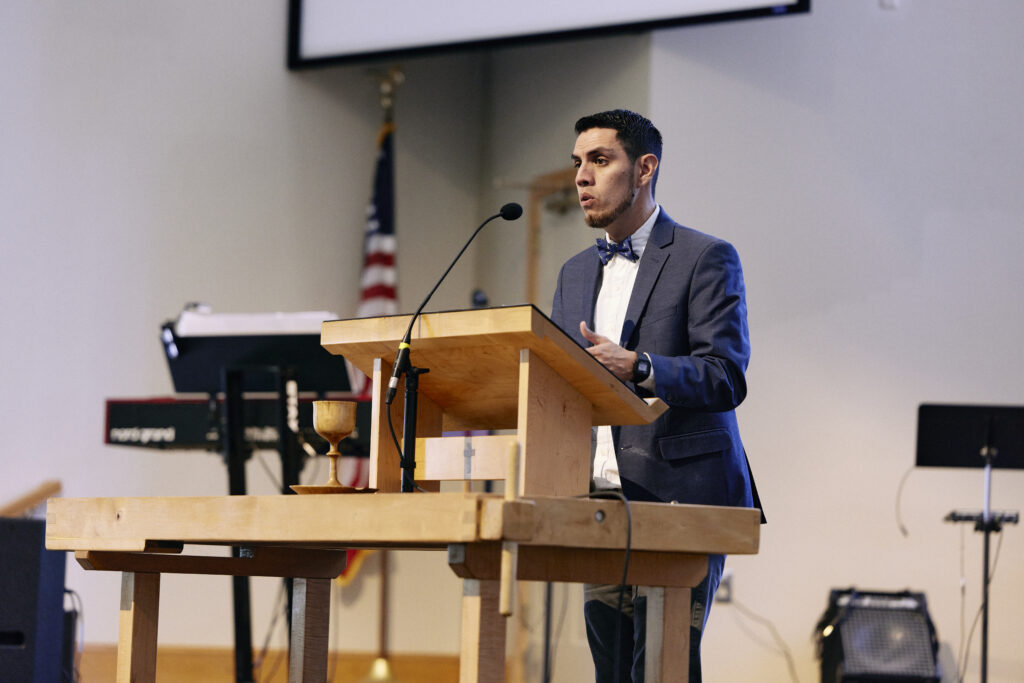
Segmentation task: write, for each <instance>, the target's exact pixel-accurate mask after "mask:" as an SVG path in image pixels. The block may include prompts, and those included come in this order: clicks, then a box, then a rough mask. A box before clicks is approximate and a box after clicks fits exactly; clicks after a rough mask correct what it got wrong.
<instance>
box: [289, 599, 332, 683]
mask: <svg viewBox="0 0 1024 683" xmlns="http://www.w3.org/2000/svg"><path fill="white" fill-rule="evenodd" d="M330 627H331V580H330V579H295V581H294V582H293V584H292V640H291V654H290V661H289V663H288V683H323V681H326V680H327V641H328V637H329V633H330Z"/></svg>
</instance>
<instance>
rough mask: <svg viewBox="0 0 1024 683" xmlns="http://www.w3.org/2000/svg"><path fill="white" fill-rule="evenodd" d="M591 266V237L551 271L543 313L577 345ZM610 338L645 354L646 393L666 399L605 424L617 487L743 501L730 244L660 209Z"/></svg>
mask: <svg viewBox="0 0 1024 683" xmlns="http://www.w3.org/2000/svg"><path fill="white" fill-rule="evenodd" d="M601 273H602V266H601V259H600V257H599V256H598V253H597V247H596V246H593V247H590V248H589V249H586V250H584V251H582V252H580V253H579V254H577V255H576V256H574V257H572V258H571V259H569V260H568V261H567V262H566V263H565V265H563V266H562V270H561V272H560V273H559V276H558V286H557V289H556V290H555V298H554V305H553V307H552V313H551V318H552V320H553V321H554V322H555V323H556V324H557V325H558V326H559V327H561V328H562V329H563V330H565V331H566V333H567V334H569V336H571V337H572V338H573V339H575V340H576V342H577V343H579V344H580V345H581V346H583V347H587V346H589V345H590V344H589V342H587V341H586V340H585V339H584V338H583V336H582V335H581V334H580V331H579V323H580V321H581V320H585V321H587V325H588V326H590V327H591V329H593V326H594V306H595V304H596V302H597V293H598V289H599V288H600V284H601ZM618 342H619V344H620V345H621V346H623V347H625V348H627V349H631V350H634V351H637V352H639V353H647V354H648V355H649V356H650V357H651V364H652V368H653V373H654V380H655V387H656V390H655V393H656V395H657V396H658V398H660V399H662V400H663V401H665V402H666V403H667V404H668V405H669V409H668V410H667V411H665V413H663V414H662V415H661V417H659V418H658V419H657V420H655V421H654V422H653V423H651V424H649V425H640V426H624V427H613V428H612V434H613V438H614V441H615V444H616V457H617V459H618V465H619V475H620V477H621V479H622V489H623V493H624V494H625V495H626V496H627V497H628V498H630V499H631V500H649V501H661V502H670V501H676V502H679V503H696V504H701V505H732V506H739V507H752V506H753V505H754V499H753V494H752V490H751V478H750V472H749V468H748V465H747V460H746V456H745V453H744V450H743V443H742V441H741V440H740V432H739V427H738V425H737V422H736V414H735V412H734V409H735V408H736V406H738V405H739V404H740V403H741V402H742V401H743V399H744V397H745V396H746V393H747V384H746V380H745V378H744V372H745V371H746V369H747V363H748V361H749V358H750V341H749V333H748V329H747V304H746V298H745V293H744V285H743V270H742V268H741V267H740V260H739V255H738V254H737V253H736V250H735V249H734V248H733V247H732V245H731V244H729V243H728V242H725V241H723V240H720V239H717V238H715V237H712V236H710V235H706V234H704V233H701V232H698V231H696V230H691V229H690V228H686V227H683V226H682V225H679V224H678V223H676V222H675V221H673V220H672V219H671V218H669V216H668V215H667V214H666V213H665V211H664V210H662V211H661V214H660V215H659V216H658V220H657V221H656V223H655V224H654V228H653V230H652V231H651V236H650V239H649V240H648V242H647V246H646V247H645V249H644V253H643V257H642V258H641V259H640V265H639V270H638V272H637V276H636V282H635V284H634V285H633V293H632V296H631V297H630V300H629V305H628V308H627V309H626V320H625V324H624V325H623V327H622V336H621V338H620V339H619V340H618ZM635 389H636V391H637V393H638V394H640V395H641V396H650V395H651V394H650V393H649V392H647V391H645V390H644V389H642V388H635ZM758 505H759V504H758Z"/></svg>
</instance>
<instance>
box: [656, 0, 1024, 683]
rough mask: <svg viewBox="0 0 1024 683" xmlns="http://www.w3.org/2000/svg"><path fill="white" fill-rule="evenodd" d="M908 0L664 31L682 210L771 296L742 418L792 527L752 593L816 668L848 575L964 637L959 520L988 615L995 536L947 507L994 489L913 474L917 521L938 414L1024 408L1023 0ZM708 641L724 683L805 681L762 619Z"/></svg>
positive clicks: (1018, 534)
mask: <svg viewBox="0 0 1024 683" xmlns="http://www.w3.org/2000/svg"><path fill="white" fill-rule="evenodd" d="M898 4H899V5H900V7H899V9H897V10H894V11H893V10H883V9H881V8H880V3H877V2H828V1H825V0H822V1H820V2H816V3H815V4H814V8H813V13H812V14H810V15H809V16H801V17H794V18H789V19H785V20H777V21H776V20H773V21H756V22H747V23H735V24H723V25H719V26H712V27H702V28H700V29H696V30H688V29H680V30H674V31H666V32H664V33H658V34H656V35H655V37H654V43H653V53H652V76H651V79H652V107H651V113H652V116H653V118H654V120H655V121H657V122H658V123H659V125H660V126H661V130H662V132H663V133H664V134H665V136H666V139H667V144H666V148H667V150H668V151H667V153H666V158H665V165H664V167H663V172H662V177H661V181H660V182H661V190H662V193H663V194H662V201H663V202H665V203H666V205H667V206H668V208H669V211H670V212H671V213H672V214H673V216H675V217H676V218H677V219H679V220H681V221H684V222H688V223H689V224H691V225H693V226H695V227H698V228H701V229H705V230H708V231H711V232H715V233H717V234H719V235H722V236H723V237H726V238H728V239H730V240H732V241H733V242H734V243H735V244H736V245H737V247H738V248H739V251H740V255H741V257H742V258H743V261H744V268H745V274H746V279H747V286H748V291H749V304H750V324H751V331H752V332H751V334H752V345H753V349H754V353H753V358H752V361H751V367H750V371H749V374H748V381H749V384H750V394H749V398H748V399H747V401H746V402H745V403H744V405H743V406H742V407H741V409H740V420H741V428H742V430H743V434H744V442H745V444H746V447H747V451H748V453H749V454H750V458H751V461H752V462H753V466H754V469H755V472H756V474H757V479H758V484H759V485H760V488H761V493H762V498H763V500H764V503H765V506H766V508H767V514H768V517H769V524H768V525H767V526H766V527H764V532H763V536H762V550H761V553H760V555H758V556H757V557H750V558H740V557H736V558H731V559H730V562H729V564H730V565H731V566H732V567H733V568H734V569H735V572H736V576H735V589H736V595H737V596H738V598H739V599H740V600H741V601H742V602H743V603H745V604H746V605H747V606H749V607H750V608H752V609H754V610H756V611H757V612H758V613H760V614H762V615H764V616H766V617H769V618H771V619H772V620H773V621H774V622H775V624H776V626H777V627H778V629H779V632H780V633H781V635H782V637H783V638H784V639H785V640H786V641H787V642H788V643H789V646H790V647H791V648H792V650H793V654H794V657H795V659H796V663H797V666H798V670H799V673H800V679H801V680H803V681H808V680H815V679H816V673H815V661H814V653H813V647H812V642H811V639H810V635H811V631H812V628H813V626H814V624H815V622H816V621H817V618H818V616H819V615H820V614H821V612H822V611H823V609H824V608H825V603H826V600H827V597H828V591H829V589H830V588H832V587H837V588H842V587H849V586H858V587H861V588H865V589H882V590H900V589H903V588H911V589H914V590H923V591H925V592H926V593H927V596H928V599H929V601H930V603H931V611H932V615H933V617H934V619H935V621H936V625H937V628H938V631H939V635H940V638H941V639H942V640H943V641H944V642H945V643H948V644H949V645H950V646H951V648H952V650H953V651H954V652H955V651H956V650H957V648H958V646H959V639H960V567H961V548H960V543H961V533H962V532H963V533H965V534H966V538H965V541H964V549H963V551H962V556H963V561H964V562H965V565H966V569H965V577H966V582H967V583H966V587H967V591H966V596H967V598H966V613H967V615H968V624H967V627H968V628H969V627H970V623H969V621H970V619H971V617H973V615H974V614H975V611H976V610H977V608H978V605H979V594H980V589H981V576H980V575H981V568H982V554H981V535H979V534H974V533H971V531H970V530H969V529H961V528H956V527H954V526H953V525H950V524H946V523H943V521H942V518H943V516H944V515H945V514H946V513H947V512H948V511H950V510H953V509H954V508H961V509H962V508H974V509H980V507H981V504H982V491H983V488H982V478H981V474H980V470H973V471H971V470H964V471H948V470H923V469H922V470H915V471H913V473H912V474H911V475H910V477H909V478H908V480H907V483H906V487H905V489H904V491H903V498H902V502H901V506H900V510H901V513H902V516H903V520H904V523H905V525H906V528H907V530H908V532H909V535H907V536H906V537H904V536H903V535H902V534H901V533H900V531H899V529H898V526H897V521H896V510H895V506H896V503H897V498H896V494H897V487H898V484H899V481H900V479H901V477H902V476H903V475H904V473H905V472H906V471H907V469H908V468H909V467H910V466H911V465H912V464H913V463H914V454H915V434H916V431H915V430H916V410H917V405H918V404H919V403H921V402H925V401H941V402H954V403H956V402H977V403H996V404H1000V403H1007V404H1017V405H1020V404H1021V403H1022V396H1024V394H1022V389H1024V383H1022V382H1024V361H1022V360H1021V355H1020V353H1019V346H1020V343H1021V341H1022V340H1024V317H1022V315H1021V311H1022V307H1021V292H1024V273H1022V270H1021V267H1020V264H1019V261H1020V254H1021V253H1022V251H1024V238H1022V236H1021V235H1022V233H1021V219H1022V217H1024V196H1022V194H1021V193H1020V192H1019V190H1018V186H1019V184H1020V179H1021V177H1022V170H1024V163H1022V159H1024V133H1022V132H1021V126H1020V110H1021V107H1022V105H1024V97H1022V93H1024V76H1022V72H1021V66H1022V59H1021V52H1020V44H1019V32H1018V31H1017V28H1016V27H1019V26H1020V25H1021V23H1022V22H1024V5H1021V4H1020V3H1017V2H1012V1H1010V0H1007V1H1004V2H994V1H992V2H984V3H971V4H966V3H959V2H946V1H932V0H929V1H928V2H923V1H915V0H908V1H904V2H901V3H898ZM670 197H671V199H669V198H670ZM1022 503H1024V473H1021V472H1006V471H1002V472H997V473H996V475H995V477H994V485H993V505H994V506H995V507H996V508H1004V509H1015V510H1020V509H1021V507H1022ZM1022 533H1024V530H1022V529H1021V528H1020V527H1019V526H1017V527H1015V526H1010V527H1007V529H1006V531H1005V533H1004V536H1005V541H1004V544H1003V547H1002V552H1001V555H1000V558H999V567H998V571H997V573H996V577H995V581H994V583H993V584H992V601H993V602H992V612H991V623H990V669H989V680H990V681H1004V682H1006V683H1009V682H1010V681H1019V680H1022V679H1024V658H1022V656H1021V652H1020V648H1019V642H1020V631H1021V628H1022V626H1024V621H1022V617H1021V614H1024V572H1022V569H1021V567H1022V566H1024V564H1022V560H1024V536H1022ZM748 631H753V632H754V633H756V634H757V635H758V636H759V639H760V640H761V641H768V643H769V645H768V646H761V645H759V644H758V641H757V640H755V639H753V638H752V637H750V636H749V635H748V634H747V633H748ZM709 633H710V636H709V638H708V641H707V644H706V657H707V660H708V666H707V668H708V672H709V675H710V676H711V679H712V680H724V681H735V680H772V681H776V680H787V673H786V671H787V669H786V665H785V661H784V660H783V658H782V657H781V656H780V655H779V654H777V653H776V652H773V648H772V646H771V644H770V643H771V641H770V638H769V636H768V633H767V632H766V631H765V630H764V629H763V628H762V627H760V626H759V625H757V624H756V623H754V622H752V621H750V620H745V619H743V618H742V617H741V613H740V612H739V611H737V610H735V609H733V608H729V607H724V608H718V609H716V613H715V614H714V616H713V617H712V621H711V631H709ZM978 640H979V637H978V635H977V634H975V638H974V645H975V647H974V649H973V654H972V659H971V666H970V674H969V675H968V677H967V679H966V680H968V681H970V680H977V676H978V669H977V664H978V648H977V644H978ZM737 650H739V651H741V652H742V653H743V656H739V657H738V656H736V654H735V653H736V652H737Z"/></svg>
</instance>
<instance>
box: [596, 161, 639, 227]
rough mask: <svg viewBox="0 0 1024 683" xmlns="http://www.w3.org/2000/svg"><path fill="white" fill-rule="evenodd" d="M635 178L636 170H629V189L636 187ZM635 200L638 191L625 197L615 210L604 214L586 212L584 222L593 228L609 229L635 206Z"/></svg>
mask: <svg viewBox="0 0 1024 683" xmlns="http://www.w3.org/2000/svg"><path fill="white" fill-rule="evenodd" d="M635 178H636V174H635V172H634V170H633V169H630V170H629V187H631V188H632V187H633V186H634V180H635ZM635 199H636V191H635V190H633V191H631V192H629V193H628V194H627V195H626V196H625V198H623V200H622V201H621V202H619V205H618V206H616V207H615V208H614V209H611V210H609V211H605V212H604V213H593V214H587V213H586V212H584V214H583V220H584V221H585V222H586V224H587V225H589V226H590V227H592V228H607V227H608V226H609V225H611V224H612V223H614V222H615V220H616V219H617V218H618V217H619V216H621V215H622V214H624V213H626V211H628V210H629V207H631V206H633V201H634V200H635Z"/></svg>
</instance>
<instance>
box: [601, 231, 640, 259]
mask: <svg viewBox="0 0 1024 683" xmlns="http://www.w3.org/2000/svg"><path fill="white" fill-rule="evenodd" d="M615 254H622V256H624V257H625V258H627V259H629V260H630V261H636V260H637V259H638V258H640V256H639V255H638V254H637V253H636V252H635V251H633V241H632V240H630V238H628V237H627V238H626V239H624V240H622V241H621V242H619V243H618V244H616V243H615V242H608V241H605V240H601V239H599V240H597V255H598V256H600V257H601V263H603V264H605V265H608V262H609V261H611V260H612V257H613V256H615Z"/></svg>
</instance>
